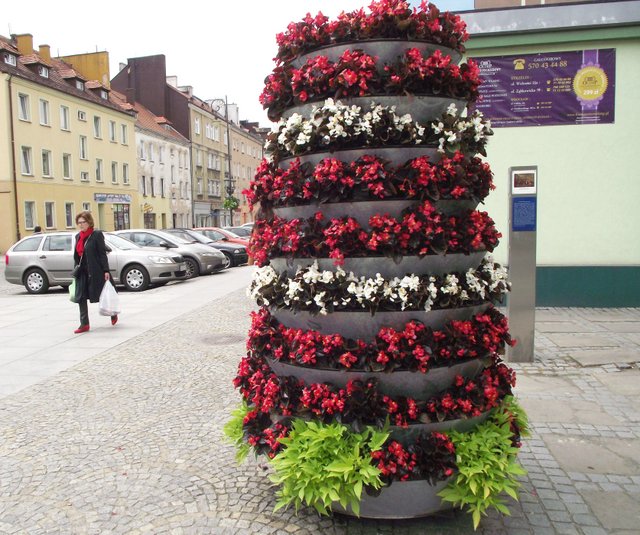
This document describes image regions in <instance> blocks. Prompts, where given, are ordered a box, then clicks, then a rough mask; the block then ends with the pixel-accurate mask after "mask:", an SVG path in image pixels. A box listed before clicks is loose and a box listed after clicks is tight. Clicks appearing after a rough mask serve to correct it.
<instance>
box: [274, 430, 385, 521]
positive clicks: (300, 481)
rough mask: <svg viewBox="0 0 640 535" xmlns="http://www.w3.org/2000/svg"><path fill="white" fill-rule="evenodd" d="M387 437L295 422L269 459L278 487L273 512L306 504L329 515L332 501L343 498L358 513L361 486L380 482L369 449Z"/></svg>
mask: <svg viewBox="0 0 640 535" xmlns="http://www.w3.org/2000/svg"><path fill="white" fill-rule="evenodd" d="M388 436H389V433H387V432H386V430H383V431H378V430H376V429H375V428H373V427H367V428H366V429H365V430H364V431H362V432H361V433H355V432H353V431H351V429H350V428H349V427H347V426H344V425H342V424H339V423H332V424H323V423H321V422H315V421H306V420H300V419H298V420H295V421H294V422H293V427H292V430H291V433H290V434H289V436H288V437H287V438H283V439H280V442H281V443H282V444H283V445H284V449H283V450H282V451H281V452H280V453H278V454H277V455H276V456H275V457H274V458H273V459H272V460H271V465H272V466H273V468H274V470H275V473H274V474H273V475H272V476H271V477H270V478H271V481H272V482H273V483H276V484H278V485H280V490H279V491H278V498H279V499H278V502H277V504H276V507H275V510H278V509H280V508H281V507H288V506H289V505H290V504H291V503H293V504H294V505H295V508H296V511H297V510H298V509H299V507H300V505H302V504H303V503H304V504H306V505H309V506H312V507H314V508H315V509H316V511H318V513H320V514H328V512H329V508H330V506H331V504H332V502H340V505H342V507H344V508H345V509H346V508H347V506H350V507H351V509H352V511H353V512H354V514H356V515H359V514H360V498H361V496H362V490H363V489H364V488H365V487H367V486H369V487H372V488H374V489H379V488H380V487H381V486H382V483H381V481H380V470H378V469H377V468H376V467H375V466H373V465H372V462H371V453H372V452H374V451H378V450H380V449H381V448H382V445H383V443H384V442H385V440H386V439H387V437H388Z"/></svg>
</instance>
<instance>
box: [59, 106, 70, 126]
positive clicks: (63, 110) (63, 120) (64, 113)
mask: <svg viewBox="0 0 640 535" xmlns="http://www.w3.org/2000/svg"><path fill="white" fill-rule="evenodd" d="M60 128H61V129H62V130H69V108H67V106H60Z"/></svg>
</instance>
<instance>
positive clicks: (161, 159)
mask: <svg viewBox="0 0 640 535" xmlns="http://www.w3.org/2000/svg"><path fill="white" fill-rule="evenodd" d="M158 162H160V163H164V147H158Z"/></svg>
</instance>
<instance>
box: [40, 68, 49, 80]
mask: <svg viewBox="0 0 640 535" xmlns="http://www.w3.org/2000/svg"><path fill="white" fill-rule="evenodd" d="M38 74H39V75H40V76H42V77H43V78H49V67H45V66H44V65H38Z"/></svg>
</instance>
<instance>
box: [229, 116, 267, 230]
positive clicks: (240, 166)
mask: <svg viewBox="0 0 640 535" xmlns="http://www.w3.org/2000/svg"><path fill="white" fill-rule="evenodd" d="M234 119H235V120H236V121H237V116H236V117H234ZM263 147H264V141H263V139H262V138H261V137H260V136H259V135H257V134H256V133H255V132H253V131H252V130H251V129H249V128H247V127H245V126H244V125H242V124H238V123H237V122H235V121H234V120H231V148H232V156H231V162H232V165H231V167H232V169H233V177H234V183H235V191H234V197H235V198H236V199H237V200H238V203H239V205H238V208H237V209H236V210H235V212H234V219H233V224H234V225H236V226H237V225H242V224H243V223H248V222H250V221H253V215H252V214H251V212H250V211H249V205H248V204H247V199H246V198H245V196H244V195H242V191H243V190H245V189H248V188H249V182H250V181H251V180H252V179H253V177H254V175H255V174H256V170H257V169H258V165H260V160H262V154H263Z"/></svg>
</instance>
